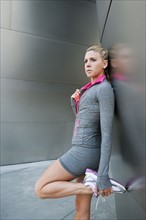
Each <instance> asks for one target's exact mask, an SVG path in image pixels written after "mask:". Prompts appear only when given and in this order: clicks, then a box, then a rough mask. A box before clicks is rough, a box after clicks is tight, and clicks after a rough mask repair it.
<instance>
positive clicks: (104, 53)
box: [86, 45, 108, 60]
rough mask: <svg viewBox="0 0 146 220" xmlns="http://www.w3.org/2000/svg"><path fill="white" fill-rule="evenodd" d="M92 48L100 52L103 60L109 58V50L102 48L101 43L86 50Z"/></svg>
mask: <svg viewBox="0 0 146 220" xmlns="http://www.w3.org/2000/svg"><path fill="white" fill-rule="evenodd" d="M91 50H93V51H95V52H98V53H99V54H100V56H101V57H102V59H103V60H108V50H106V49H105V48H102V47H101V46H100V45H94V46H91V47H89V48H88V49H87V50H86V52H88V51H91Z"/></svg>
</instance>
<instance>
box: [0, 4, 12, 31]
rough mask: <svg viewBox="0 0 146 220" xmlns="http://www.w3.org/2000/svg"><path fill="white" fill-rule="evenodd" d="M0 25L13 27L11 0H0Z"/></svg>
mask: <svg viewBox="0 0 146 220" xmlns="http://www.w3.org/2000/svg"><path fill="white" fill-rule="evenodd" d="M0 7H1V9H0V13H1V14H0V18H1V21H0V26H1V27H2V28H9V29H10V27H11V1H9V0H7V1H4V0H3V1H0Z"/></svg>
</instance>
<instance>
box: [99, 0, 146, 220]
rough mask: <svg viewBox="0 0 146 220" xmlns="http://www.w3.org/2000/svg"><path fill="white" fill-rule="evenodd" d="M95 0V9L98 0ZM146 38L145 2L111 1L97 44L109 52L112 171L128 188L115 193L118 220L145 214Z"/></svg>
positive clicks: (141, 216) (140, 216) (139, 216)
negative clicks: (112, 101) (113, 98)
mask: <svg viewBox="0 0 146 220" xmlns="http://www.w3.org/2000/svg"><path fill="white" fill-rule="evenodd" d="M96 2H97V11H100V10H101V8H100V6H101V5H100V4H101V1H98V0H97V1H96ZM99 2H100V4H98V3H99ZM104 4H105V3H103V5H104ZM98 16H99V13H98ZM99 30H102V27H100V28H99ZM100 35H101V34H100ZM145 37H146V36H145V1H143V0H141V1H136V0H135V1H130V0H127V1H116V0H115V1H112V4H111V7H110V11H109V14H108V17H107V21H106V26H105V29H104V33H103V37H102V41H101V43H102V45H103V46H104V47H106V48H110V51H112V56H113V54H114V56H113V59H112V62H111V66H112V72H111V73H112V74H113V86H114V88H115V95H116V117H115V124H114V138H113V139H114V140H113V151H112V159H111V170H112V174H113V177H114V178H116V179H117V180H119V181H121V182H122V183H123V184H124V185H125V186H127V188H128V189H129V191H128V192H127V193H125V194H124V195H116V196H115V198H116V210H117V218H118V219H125V220H127V219H132V220H133V219H145V218H146V216H145V208H146V207H145V195H146V193H145V186H146V185H145V173H146V172H145V159H146V158H145ZM113 51H114V53H113Z"/></svg>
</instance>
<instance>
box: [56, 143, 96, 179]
mask: <svg viewBox="0 0 146 220" xmlns="http://www.w3.org/2000/svg"><path fill="white" fill-rule="evenodd" d="M99 160H100V148H92V147H89V148H88V147H82V146H76V145H73V146H72V147H71V149H70V150H68V151H67V152H66V153H65V154H63V155H62V156H61V157H60V158H59V161H60V163H61V164H62V166H63V167H64V169H65V170H66V171H68V172H69V173H70V174H72V175H73V176H76V177H78V176H81V175H84V174H85V171H86V169H87V168H90V169H93V170H97V169H98V166H99Z"/></svg>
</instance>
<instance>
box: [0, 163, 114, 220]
mask: <svg viewBox="0 0 146 220" xmlns="http://www.w3.org/2000/svg"><path fill="white" fill-rule="evenodd" d="M52 162H53V161H42V162H35V163H27V164H18V165H8V166H1V195H0V199H1V203H0V204H1V212H0V213H1V214H0V217H1V218H0V219H1V220H8V219H9V220H73V219H74V215H75V204H74V201H75V196H69V197H65V198H59V199H45V200H41V199H38V198H37V197H36V195H35V193H34V185H35V182H36V181H37V179H38V178H39V177H40V175H41V174H42V173H43V172H44V170H45V169H46V168H47V167H48V165H49V164H51V163H52ZM96 201H97V199H96V198H93V199H92V204H91V220H116V211H115V199H114V194H112V195H111V196H109V197H106V200H105V202H103V201H102V200H99V203H98V206H97V210H95V206H96Z"/></svg>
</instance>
